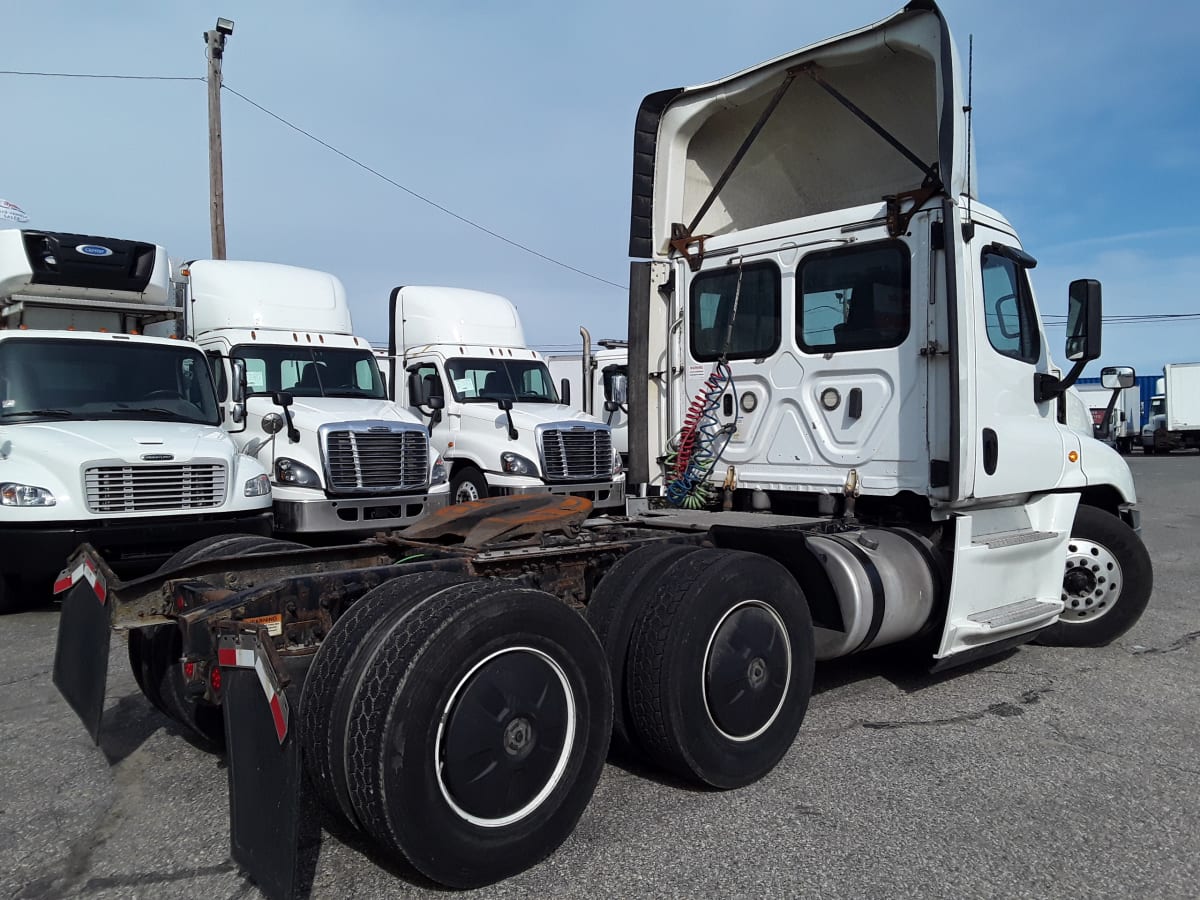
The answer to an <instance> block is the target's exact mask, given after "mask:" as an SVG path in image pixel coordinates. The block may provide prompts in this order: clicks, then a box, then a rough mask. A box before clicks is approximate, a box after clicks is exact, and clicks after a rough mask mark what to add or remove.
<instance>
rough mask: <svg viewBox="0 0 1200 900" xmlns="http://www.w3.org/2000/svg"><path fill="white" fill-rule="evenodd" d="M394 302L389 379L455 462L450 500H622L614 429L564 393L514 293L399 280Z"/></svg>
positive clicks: (616, 503) (608, 503) (611, 503)
mask: <svg viewBox="0 0 1200 900" xmlns="http://www.w3.org/2000/svg"><path fill="white" fill-rule="evenodd" d="M390 308H391V317H390V318H391V330H390V336H389V345H388V357H389V362H390V367H391V375H390V377H389V379H388V382H389V384H390V385H391V388H392V390H393V391H394V394H393V396H394V397H395V398H396V400H397V402H400V403H403V404H404V405H405V406H406V407H407V408H408V409H410V410H412V411H413V412H414V413H417V414H419V415H421V416H423V417H424V418H425V419H426V420H427V421H428V423H429V433H430V438H431V440H432V441H433V443H434V445H435V446H436V447H438V449H439V450H441V452H442V455H443V456H444V458H445V460H446V463H447V465H448V466H450V494H451V502H456V503H458V502H466V501H471V500H478V499H481V498H484V497H488V496H492V495H505V494H523V493H546V492H549V493H554V494H573V495H576V496H581V497H586V498H587V499H589V500H591V501H592V503H593V504H594V505H595V506H596V507H598V508H600V509H620V508H622V507H623V505H624V502H625V490H624V488H625V479H624V474H623V470H622V464H621V457H620V454H619V453H618V452H617V450H616V449H615V448H614V447H613V441H612V430H611V429H610V428H609V427H608V426H607V425H605V424H604V423H603V422H601V421H600V420H598V419H597V418H595V417H594V416H590V415H588V414H586V413H584V412H581V411H579V410H577V409H572V408H571V407H570V405H569V398H564V397H560V395H559V392H558V390H557V389H556V387H555V385H554V380H553V378H552V377H551V375H550V370H549V369H548V368H547V366H546V362H545V360H543V359H542V357H541V356H540V355H539V354H538V353H537V352H536V351H534V350H531V349H529V348H528V347H527V346H526V345H525V335H524V331H523V329H522V327H521V320H520V318H519V317H518V315H517V310H516V307H514V306H513V304H512V303H511V302H510V301H509V300H507V299H506V298H504V297H500V296H498V295H496V294H487V293H483V292H480V291H469V290H463V289H459V288H446V287H421V286H415V287H402V288H396V289H395V290H394V291H393V292H392V296H391V307H390Z"/></svg>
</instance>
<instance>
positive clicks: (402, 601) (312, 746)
mask: <svg viewBox="0 0 1200 900" xmlns="http://www.w3.org/2000/svg"><path fill="white" fill-rule="evenodd" d="M465 580H467V579H465V578H464V577H463V576H460V575H453V574H450V573H447V572H420V573H417V574H415V575H404V576H401V577H400V578H394V579H392V580H391V581H386V582H384V583H383V584H381V585H380V586H379V587H377V588H375V589H374V590H371V591H368V592H367V593H365V594H363V596H362V597H360V598H359V599H358V601H357V602H356V603H354V604H353V605H352V606H351V607H350V609H349V610H347V612H346V613H345V615H343V616H342V617H341V618H340V619H338V620H337V622H335V623H334V626H333V628H332V629H330V631H329V634H327V635H326V636H325V640H323V641H322V642H321V647H320V649H319V650H318V651H317V655H316V657H315V658H314V659H313V663H312V666H311V667H310V668H309V671H308V675H307V677H306V678H305V679H304V687H303V689H302V691H301V699H300V716H301V718H300V740H301V746H302V747H303V748H304V759H305V764H306V766H307V769H308V773H309V776H310V779H311V781H312V784H313V787H314V788H315V789H316V791H317V794H318V796H320V798H321V801H322V802H323V803H324V804H325V806H326V808H328V809H329V810H330V812H332V813H334V814H338V815H340V816H341V817H342V818H343V819H344V820H345V821H346V822H347V823H348V824H350V825H354V826H357V825H358V822H357V820H356V818H355V815H354V807H353V804H352V803H351V801H350V792H349V788H348V787H347V783H346V768H345V745H346V729H347V728H348V727H349V724H350V720H351V717H352V716H351V714H352V712H353V711H354V710H355V709H356V707H357V696H358V692H359V689H360V688H361V687H362V682H363V676H364V674H365V672H366V667H367V665H368V664H369V663H370V662H371V659H372V658H373V657H374V654H375V650H376V649H377V648H378V646H379V643H380V642H381V641H382V640H383V639H384V638H386V637H387V635H388V634H389V633H390V632H391V631H392V630H393V629H395V628H397V627H399V626H400V624H401V623H402V622H403V620H404V617H405V616H406V615H408V614H409V613H410V612H411V611H412V610H413V609H414V608H416V607H417V606H418V605H419V604H420V603H421V602H423V601H424V600H426V599H428V598H429V597H430V596H432V595H433V594H435V593H437V592H438V591H441V590H445V589H446V588H447V587H450V586H451V585H455V584H462V583H463V582H464V581H465Z"/></svg>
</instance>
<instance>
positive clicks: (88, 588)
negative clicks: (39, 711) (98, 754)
mask: <svg viewBox="0 0 1200 900" xmlns="http://www.w3.org/2000/svg"><path fill="white" fill-rule="evenodd" d="M89 562H90V561H89V560H87V559H86V558H84V559H83V561H81V562H80V563H79V566H78V567H77V568H76V570H75V572H74V573H71V574H67V573H64V575H62V576H60V583H61V581H62V579H63V578H67V579H71V578H73V580H74V584H73V585H72V586H71V587H70V588H69V589H68V590H67V591H66V594H65V598H64V600H63V605H62V614H61V615H60V616H59V620H58V643H57V645H56V647H55V649H54V675H53V678H54V686H55V687H57V688H58V691H59V693H60V694H62V695H63V698H64V699H65V700H66V701H67V703H68V704H69V705H70V707H71V709H73V710H75V713H76V715H78V716H79V718H80V719H81V720H82V721H83V726H84V728H86V729H87V732H88V734H90V735H91V736H92V741H93V743H96V744H99V743H100V719H101V717H102V716H103V715H104V692H105V688H106V684H107V681H108V647H109V640H110V637H111V625H112V607H111V605H110V604H109V603H108V595H107V591H106V589H105V584H104V580H103V578H102V577H101V576H100V575H99V574H98V573H97V572H96V570H95V567H94V566H91V567H89ZM68 583H69V582H68ZM56 587H58V585H56Z"/></svg>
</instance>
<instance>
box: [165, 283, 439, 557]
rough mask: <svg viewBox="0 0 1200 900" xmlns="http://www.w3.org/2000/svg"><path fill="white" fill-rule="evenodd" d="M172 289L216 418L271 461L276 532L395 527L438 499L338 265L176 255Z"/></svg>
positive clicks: (411, 420)
mask: <svg viewBox="0 0 1200 900" xmlns="http://www.w3.org/2000/svg"><path fill="white" fill-rule="evenodd" d="M176 289H177V291H178V293H179V301H180V303H181V305H182V306H184V308H185V309H186V310H187V320H186V328H187V334H188V337H190V338H192V339H194V340H195V341H197V342H198V343H199V344H200V346H201V347H202V348H203V349H204V352H205V353H206V354H207V355H208V358H209V360H210V362H211V364H212V367H213V371H214V373H215V374H216V377H217V391H218V395H219V399H220V401H221V402H222V403H223V404H224V416H223V421H224V425H225V428H226V429H227V430H228V431H229V432H230V434H232V435H233V436H234V439H235V440H236V441H237V443H238V445H239V446H241V447H242V448H243V449H244V450H245V451H246V452H247V453H250V454H252V455H254V456H255V457H256V458H259V459H262V460H263V463H264V465H266V466H267V467H268V469H269V471H270V472H271V476H272V484H273V491H274V497H275V529H276V531H277V532H278V533H280V534H282V535H290V536H305V535H310V536H311V535H314V534H328V533H333V532H346V533H353V532H368V531H379V530H380V529H388V528H399V527H402V526H405V525H410V524H412V523H413V522H416V521H418V520H419V519H421V518H423V517H424V516H426V515H428V514H429V513H430V512H433V511H434V510H437V509H440V508H442V507H443V506H445V505H446V500H447V497H448V496H449V488H448V485H447V477H446V470H445V467H444V466H443V465H442V461H441V459H440V458H439V456H438V454H437V453H436V452H433V451H431V449H430V443H429V436H428V432H427V431H426V429H425V426H424V425H423V424H422V423H420V422H418V421H417V419H416V418H415V417H414V416H413V415H412V414H410V413H409V412H408V411H407V410H405V409H403V408H401V407H399V406H397V405H396V404H395V403H393V402H392V401H391V400H390V399H389V398H388V396H387V390H386V387H385V385H384V383H383V379H382V378H381V377H380V372H379V367H378V365H377V363H376V360H375V356H374V355H373V353H372V352H371V347H370V345H369V344H368V343H367V341H366V340H364V339H363V338H360V337H357V336H356V335H355V334H354V324H353V321H352V319H351V316H350V308H349V306H348V304H347V302H346V293H345V290H344V289H343V287H342V283H341V281H340V280H338V278H337V277H335V276H334V275H331V274H330V273H328V272H319V271H316V270H314V269H303V268H299V267H297V266H285V265H279V264H276V263H267V262H249V261H243V260H212V259H202V260H195V261H193V262H189V263H187V264H185V265H183V266H181V267H180V269H179V273H178V276H177V279H176ZM230 384H236V385H238V386H239V391H238V394H239V395H244V400H235V399H234V397H233V395H231V394H230V392H229V391H228V388H227V386H228V385H230Z"/></svg>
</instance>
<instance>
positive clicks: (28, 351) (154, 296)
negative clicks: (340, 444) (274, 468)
mask: <svg viewBox="0 0 1200 900" xmlns="http://www.w3.org/2000/svg"><path fill="white" fill-rule="evenodd" d="M169 289H170V282H169V263H168V260H167V254H166V251H165V250H164V249H163V248H162V247H159V246H156V245H154V244H148V243H142V242H136V241H125V240H116V239H112V238H105V237H95V236H90V235H82V234H69V233H64V232H48V231H32V230H16V229H9V230H4V231H0V322H2V326H0V482H2V483H0V610H4V609H8V608H12V607H14V606H15V605H17V603H18V601H19V600H20V599H22V596H23V595H24V598H25V599H32V598H34V597H36V596H39V595H44V596H45V598H46V599H49V597H50V587H51V584H52V582H53V580H54V576H55V575H57V574H58V572H59V570H61V569H62V567H63V565H64V564H65V563H66V560H67V557H68V556H69V555H70V554H71V553H72V552H73V551H74V550H75V548H76V547H77V546H78V545H80V544H82V543H85V542H86V543H90V544H92V545H93V546H94V547H96V548H97V549H99V550H100V551H101V552H103V553H104V554H105V558H106V559H107V560H110V561H111V564H112V565H113V566H114V567H115V568H116V569H117V570H118V571H121V572H123V573H125V574H133V573H137V572H140V571H143V570H145V569H147V568H152V567H153V566H155V565H157V564H158V563H160V562H162V561H163V560H164V559H166V558H167V557H170V556H171V555H172V554H174V553H175V552H176V551H177V550H179V549H180V548H181V547H184V546H186V545H188V544H191V543H192V542H194V541H197V540H200V539H203V538H206V537H210V536H213V535H219V534H222V533H224V532H229V531H238V532H250V533H256V534H270V531H271V497H270V483H269V481H268V479H267V476H266V474H265V472H264V471H263V469H262V467H261V466H260V465H259V464H258V463H257V462H255V461H254V460H252V459H249V458H248V457H246V456H243V455H240V454H239V453H238V452H237V448H236V447H235V446H234V444H233V441H231V440H230V439H229V438H228V437H227V436H226V435H225V434H224V432H222V431H221V429H220V427H219V425H218V409H217V402H216V398H215V395H214V392H213V383H212V378H211V376H210V375H209V371H208V366H207V365H206V363H205V359H204V355H203V354H202V353H201V352H200V350H199V348H198V347H196V346H195V345H194V344H190V343H187V342H185V341H178V340H163V339H158V338H152V337H146V336H144V335H143V334H141V332H142V330H143V329H144V328H145V327H146V326H147V324H149V323H153V322H156V321H167V322H174V321H175V319H176V318H177V317H178V316H179V314H180V310H179V309H178V308H177V307H175V306H174V305H173V304H171V302H170V292H169Z"/></svg>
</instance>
